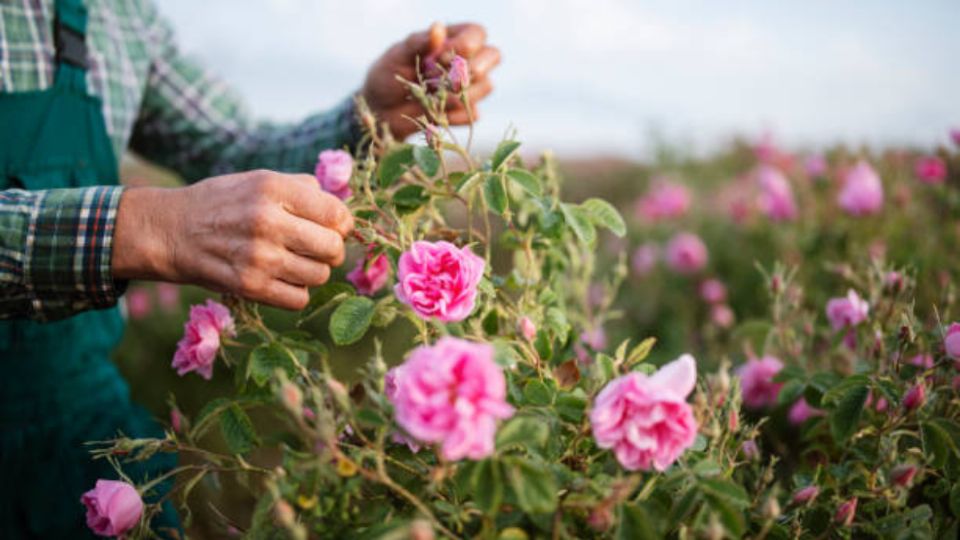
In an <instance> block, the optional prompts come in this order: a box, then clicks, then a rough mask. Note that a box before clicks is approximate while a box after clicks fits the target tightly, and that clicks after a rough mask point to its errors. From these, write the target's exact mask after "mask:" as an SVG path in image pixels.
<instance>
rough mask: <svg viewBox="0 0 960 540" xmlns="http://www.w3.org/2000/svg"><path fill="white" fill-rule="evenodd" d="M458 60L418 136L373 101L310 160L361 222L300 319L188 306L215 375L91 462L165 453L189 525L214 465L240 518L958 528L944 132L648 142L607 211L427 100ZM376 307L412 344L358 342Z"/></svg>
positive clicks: (956, 380)
mask: <svg viewBox="0 0 960 540" xmlns="http://www.w3.org/2000/svg"><path fill="white" fill-rule="evenodd" d="M434 69H438V68H437V67H436V66H434ZM466 73H467V71H466V70H465V67H464V66H463V65H461V64H459V63H456V62H455V63H454V64H453V67H452V73H448V74H445V75H443V76H442V77H441V81H446V82H445V83H442V82H441V83H437V81H435V80H432V79H431V81H429V84H410V89H411V93H412V95H413V96H415V98H416V99H418V100H420V101H421V102H422V103H423V104H424V105H425V106H426V108H427V109H428V111H429V114H428V115H427V116H426V117H422V118H419V119H417V121H419V122H421V124H422V127H423V128H424V130H425V132H426V133H428V134H429V137H427V144H425V145H421V144H403V143H399V142H397V141H394V140H392V139H391V138H390V136H389V134H387V133H383V132H382V131H381V130H380V129H379V128H378V126H377V125H376V123H375V120H374V119H373V118H372V117H371V116H370V115H369V114H367V113H363V114H362V118H363V119H364V123H365V125H366V127H367V131H368V134H369V136H368V139H367V141H366V144H364V145H363V146H362V148H361V151H360V152H359V153H358V154H357V155H356V156H354V157H352V158H351V157H350V156H347V155H345V154H344V153H342V152H339V153H324V154H322V155H321V156H320V158H319V164H318V167H317V175H318V179H319V183H320V185H321V186H322V187H323V188H324V189H328V190H330V191H334V192H336V193H338V194H339V195H341V196H343V197H344V198H346V200H347V202H348V204H349V205H350V207H351V208H352V209H353V211H354V213H355V215H356V221H357V231H356V234H355V240H356V242H357V244H358V247H359V249H360V251H361V252H362V253H361V257H360V259H359V260H358V261H357V263H356V266H354V267H353V268H352V269H351V270H350V272H349V274H348V275H347V278H346V280H334V281H332V282H331V283H329V284H327V285H325V286H324V287H321V288H318V289H316V290H314V291H313V292H312V296H311V302H310V305H309V306H308V307H307V308H306V309H305V310H304V311H303V312H302V313H301V314H299V316H298V317H297V320H296V321H295V328H292V329H291V328H281V327H280V326H278V325H275V324H272V323H271V322H270V320H269V319H268V318H266V317H264V316H262V315H261V313H260V310H259V309H258V308H257V306H254V305H251V304H248V303H245V302H241V301H238V300H236V299H233V298H226V299H224V301H223V304H220V303H214V302H208V303H207V304H205V305H203V306H196V307H195V308H194V309H193V310H192V312H191V316H190V320H189V321H188V322H187V325H186V328H185V330H186V333H185V335H184V338H183V341H181V344H180V347H179V348H178V351H177V353H176V357H175V360H174V364H175V367H176V368H177V369H178V370H179V371H180V372H182V373H185V374H186V376H187V377H198V376H200V377H208V376H209V375H212V376H213V378H214V381H213V382H216V380H217V379H224V378H227V379H230V380H231V381H232V386H233V391H232V392H230V394H229V395H227V396H224V397H218V398H215V399H212V400H211V401H210V402H209V403H208V404H207V405H206V406H205V407H203V408H202V410H200V411H199V412H198V413H196V414H193V415H191V416H187V415H185V414H183V412H182V410H181V409H180V408H179V407H178V406H177V405H176V403H173V404H172V407H171V418H172V424H171V429H170V430H169V431H168V433H167V436H166V438H164V439H139V440H130V439H124V438H121V439H118V440H116V441H112V442H109V443H105V444H103V445H101V446H100V447H99V448H98V450H97V451H96V455H97V456H99V457H102V458H106V459H110V460H112V461H113V462H114V463H116V465H117V467H118V468H119V469H121V470H122V468H123V464H124V463H125V462H127V461H130V460H139V459H146V458H148V457H150V456H151V455H153V454H155V453H157V452H179V453H180V455H181V461H182V462H183V464H182V465H181V466H180V467H179V468H178V469H176V470H175V471H172V472H171V475H177V476H178V477H179V482H178V483H177V486H178V487H177V489H176V490H175V492H174V493H173V494H172V495H171V496H172V497H173V498H174V499H175V500H177V501H178V502H179V503H180V504H181V508H182V515H183V516H184V517H185V519H186V520H187V521H188V522H189V519H190V517H191V510H192V509H193V508H191V505H190V504H189V494H190V493H191V491H192V490H193V489H195V488H196V486H198V485H201V484H203V485H205V486H207V488H208V489H221V490H223V489H230V488H227V487H225V486H226V485H227V483H226V482H227V479H228V478H230V479H232V480H231V481H230V484H229V485H230V486H236V487H239V488H242V489H244V490H247V491H249V492H250V493H251V494H252V495H253V496H255V497H256V498H257V500H258V503H257V504H256V506H255V508H254V509H253V510H252V513H251V515H249V516H248V517H247V518H246V519H236V518H231V517H227V516H226V515H225V514H220V513H218V514H217V515H218V516H219V519H220V520H221V526H222V529H221V530H222V531H224V534H225V535H235V536H239V535H243V536H244V537H247V538H275V537H280V538H282V537H292V538H328V537H329V538H416V539H426V538H434V537H458V538H460V537H471V538H473V537H476V538H503V539H519V538H541V537H543V538H548V537H550V538H584V537H614V536H615V537H618V538H659V537H664V536H669V537H676V538H710V539H714V538H724V537H734V538H736V537H743V536H751V537H756V538H768V537H769V538H807V537H809V538H823V537H881V538H912V537H917V538H932V537H944V538H955V537H957V530H958V529H957V528H958V516H960V487H958V485H960V424H958V420H960V394H958V392H960V371H958V368H960V364H958V363H957V362H956V360H957V358H958V357H960V338H958V337H957V336H960V324H958V325H956V326H953V325H951V324H950V323H951V322H952V319H953V317H955V316H956V313H955V292H954V288H953V285H952V283H953V279H954V278H955V277H956V275H957V270H958V268H960V264H958V261H956V260H954V259H955V258H954V257H952V256H951V255H950V253H949V252H950V250H949V249H947V248H946V247H945V246H950V245H954V244H955V242H956V240H957V238H956V237H957V231H958V229H957V227H956V225H955V223H956V218H957V217H958V216H960V197H958V195H957V192H956V189H955V188H956V186H957V185H958V184H960V178H958V177H957V172H956V171H957V163H958V158H957V156H956V155H950V154H949V152H948V151H946V150H943V151H941V152H940V153H939V154H938V156H939V157H937V158H936V159H937V160H939V161H937V162H936V163H934V162H933V161H930V156H911V155H888V156H885V157H883V158H882V159H880V160H879V162H877V160H875V159H871V158H870V156H865V155H857V154H852V153H846V152H837V153H836V154H835V155H825V156H821V155H819V154H817V155H811V156H808V157H807V158H806V159H794V158H793V157H792V156H790V155H788V154H786V153H784V152H782V151H780V150H779V149H777V148H776V146H775V145H774V144H773V142H772V140H770V139H765V140H764V141H763V142H762V144H761V145H759V146H758V147H757V148H754V149H750V150H744V149H740V150H735V151H733V152H731V153H730V154H729V155H724V156H720V157H718V158H717V160H716V161H715V162H707V163H699V164H697V163H691V162H682V161H679V160H676V159H673V160H670V159H667V160H664V163H662V169H663V170H659V171H655V172H656V174H655V175H651V174H650V171H644V172H643V174H644V175H646V176H653V177H655V178H656V180H655V181H652V182H651V183H650V185H651V189H650V191H649V192H648V193H644V194H640V198H639V199H638V200H637V202H636V203H634V204H633V205H632V209H633V211H634V214H635V216H636V219H635V220H633V222H632V223H625V222H624V220H623V219H622V218H621V217H620V214H619V213H618V212H617V210H616V209H615V208H614V206H612V205H610V204H608V203H606V202H605V201H604V200H602V199H599V198H587V199H586V200H584V201H582V202H580V203H572V202H569V201H565V200H564V199H562V198H561V196H560V187H561V186H560V177H559V174H558V172H557V170H556V166H555V164H554V162H553V160H552V158H551V157H550V156H549V155H546V156H544V157H543V159H542V160H541V161H540V162H539V163H537V164H535V165H532V166H531V165H529V164H526V163H524V161H523V160H522V159H521V157H520V156H519V154H518V152H517V151H518V147H519V142H517V141H515V140H512V139H508V140H505V141H503V142H502V143H501V144H500V145H499V147H498V148H497V149H496V150H495V152H494V153H493V154H492V155H491V156H490V157H489V158H488V159H485V160H482V161H478V160H477V159H476V158H475V156H473V155H472V154H471V153H470V150H469V148H465V147H463V146H461V145H460V144H459V143H458V142H457V141H456V138H455V137H454V134H452V133H451V132H450V131H449V129H448V127H447V124H446V122H445V118H444V114H443V106H442V104H443V103H445V102H446V100H447V99H448V98H453V99H462V96H463V91H464V89H465V88H467V87H468V85H469V78H468V77H467V76H466V75H465V74H466ZM451 79H453V81H452V84H451ZM454 89H456V91H455V92H454ZM362 110H363V109H362V106H361V111H362ZM918 158H919V159H923V160H925V161H923V162H922V167H921V166H920V165H919V164H918V163H920V162H917V161H916V159H918ZM940 164H943V167H942V168H941V167H940V166H939V165H940ZM941 169H942V170H941ZM705 171H706V172H705ZM696 174H706V175H708V176H712V177H716V176H719V175H723V176H725V178H724V179H723V180H726V178H728V177H738V178H739V179H737V180H734V181H729V182H727V181H724V182H720V181H714V182H713V183H712V185H711V183H709V182H702V183H696V184H694V183H692V182H690V183H685V182H684V180H683V179H684V178H686V177H688V176H690V175H696ZM951 174H952V175H953V176H950V175H951ZM935 177H936V178H940V177H942V178H943V179H942V181H941V180H935ZM665 178H670V180H665ZM622 185H632V184H628V183H627V182H624V183H623V184H622ZM695 185H696V186H698V188H697V189H694V186H695ZM622 195H623V194H622V193H619V194H613V196H614V198H613V200H617V201H623V200H626V198H625V197H623V196H622ZM707 201H709V202H710V204H707ZM622 206H624V207H626V206H627V205H626V204H623V205H622ZM623 236H626V240H624V239H621V238H619V237H623ZM631 246H632V249H630V247H631ZM607 247H609V249H604V248H607ZM625 248H626V249H625ZM628 259H629V261H630V263H631V264H630V265H628ZM136 301H137V302H140V303H143V299H136ZM131 311H133V310H132V309H131ZM323 318H327V319H328V323H327V324H326V326H325V329H324V330H323V331H322V332H314V331H310V330H308V329H312V328H315V326H313V325H311V324H310V323H311V322H315V321H316V320H322V319H323ZM397 327H405V328H407V329H410V330H411V332H410V334H411V335H412V336H414V337H413V338H412V339H411V340H410V341H409V342H408V343H406V345H405V346H402V347H389V348H387V347H383V346H381V342H380V340H379V339H378V338H376V337H373V338H371V337H370V336H369V334H370V333H371V332H373V331H375V330H378V329H390V328H397ZM647 336H656V338H657V339H658V340H660V342H661V343H660V346H658V347H657V349H656V350H654V347H653V346H654V340H653V339H652V338H647ZM365 339H367V340H372V341H373V342H374V344H375V349H374V351H375V352H374V354H373V355H372V357H370V358H355V359H354V362H355V363H356V364H358V365H362V366H363V369H362V373H361V376H360V377H359V378H358V380H356V381H346V380H341V379H339V378H338V377H337V376H335V374H334V371H333V370H331V366H330V360H331V356H336V353H337V351H338V350H342V348H343V347H348V346H351V345H352V344H355V343H358V342H360V341H362V340H365ZM330 344H332V346H333V347H334V348H335V349H334V350H331V349H330V348H329V345H330ZM688 351H689V352H693V353H695V354H694V356H690V355H686V354H683V353H685V352H688ZM694 357H695V358H696V360H695V359H694ZM674 358H676V360H674ZM341 359H342V357H341ZM917 359H919V360H917ZM215 363H220V364H221V365H218V366H216V368H215V369H214V364H215ZM657 365H660V366H661V367H659V368H658V367H657ZM190 371H195V372H196V373H195V374H194V373H189V372H190ZM741 406H743V410H741ZM251 415H255V416H256V418H255V419H251ZM211 433H219V437H220V438H221V439H222V441H223V443H224V444H223V445H222V446H221V445H217V444H212V443H211V437H210V436H209V435H210V434H211ZM160 480H161V479H155V480H154V482H158V481H160ZM154 482H152V483H151V484H148V485H146V486H137V487H138V491H139V493H140V494H146V493H148V492H149V491H150V489H151V486H152V485H154ZM137 500H138V501H139V499H137ZM85 502H86V503H87V504H88V507H90V508H94V510H96V513H98V514H97V515H99V513H108V512H109V511H108V510H100V509H99V508H100V507H98V506H94V504H95V503H96V504H99V503H97V502H96V500H95V499H93V498H91V499H89V500H88V501H85ZM101 506H102V505H101ZM104 508H105V507H104ZM156 511H157V508H156V506H155V505H151V504H147V505H145V506H144V507H143V509H142V512H139V513H136V514H135V513H134V512H132V511H131V512H125V513H124V514H123V516H122V518H123V520H124V522H123V525H125V526H126V527H127V528H131V532H130V533H129V535H130V536H137V535H146V534H147V531H146V528H145V525H144V524H145V523H147V520H149V518H150V516H151V515H152V514H153V513H155V512H156ZM134 515H136V516H137V517H138V519H139V524H136V523H133V524H128V523H126V522H127V521H130V520H131V519H134V518H132V516H134ZM92 519H100V518H99V517H96V516H95V517H94V518H92ZM134 520H136V519H134ZM103 523H106V522H103V521H102V520H101V521H97V524H98V525H97V526H98V527H99V526H101V525H102V524H103ZM116 523H120V521H117V522H116ZM116 523H115V524H114V525H113V527H114V528H113V529H110V530H113V531H115V532H116V531H119V527H120V525H117V524H116ZM103 530H108V529H107V528H106V526H104V527H103ZM118 534H122V531H120V532H118Z"/></svg>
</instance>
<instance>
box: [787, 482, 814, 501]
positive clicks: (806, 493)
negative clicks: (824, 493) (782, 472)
mask: <svg viewBox="0 0 960 540" xmlns="http://www.w3.org/2000/svg"><path fill="white" fill-rule="evenodd" d="M819 494H820V488H818V487H817V486H807V487H804V488H800V489H798V490H797V491H795V492H794V494H793V497H792V498H791V499H790V503H791V504H806V503H808V502H810V501H812V500H814V499H816V498H817V495H819Z"/></svg>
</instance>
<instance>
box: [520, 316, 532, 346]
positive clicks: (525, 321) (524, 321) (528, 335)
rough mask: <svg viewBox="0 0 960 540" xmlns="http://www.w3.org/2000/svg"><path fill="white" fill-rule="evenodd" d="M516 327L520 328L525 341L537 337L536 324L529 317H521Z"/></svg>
mask: <svg viewBox="0 0 960 540" xmlns="http://www.w3.org/2000/svg"><path fill="white" fill-rule="evenodd" d="M517 329H518V330H520V335H521V336H523V339H525V340H527V341H533V340H534V339H536V337H537V326H536V325H535V324H533V321H531V320H530V317H521V318H520V322H519V324H517Z"/></svg>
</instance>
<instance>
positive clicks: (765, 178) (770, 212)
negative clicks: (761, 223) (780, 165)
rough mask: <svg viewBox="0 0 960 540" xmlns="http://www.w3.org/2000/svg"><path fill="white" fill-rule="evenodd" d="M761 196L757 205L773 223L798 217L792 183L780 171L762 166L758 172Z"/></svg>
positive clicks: (768, 166)
mask: <svg viewBox="0 0 960 540" xmlns="http://www.w3.org/2000/svg"><path fill="white" fill-rule="evenodd" d="M757 181H758V183H759V184H760V195H759V197H758V198H757V205H758V206H759V207H760V210H761V211H762V212H763V213H764V214H766V216H767V217H768V218H770V219H771V220H772V221H790V220H793V219H795V218H796V217H797V202H796V200H795V199H794V197H793V188H792V187H790V181H789V180H787V177H786V176H784V175H783V173H782V172H780V170H779V169H777V168H775V167H773V166H770V165H761V166H760V168H759V169H758V171H757Z"/></svg>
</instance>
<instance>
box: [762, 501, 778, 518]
mask: <svg viewBox="0 0 960 540" xmlns="http://www.w3.org/2000/svg"><path fill="white" fill-rule="evenodd" d="M780 513H781V512H780V503H779V502H777V498H776V497H773V496H771V497H768V498H767V500H766V501H765V502H764V503H763V517H764V518H766V519H768V520H774V519H777V518H778V517H780Z"/></svg>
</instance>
